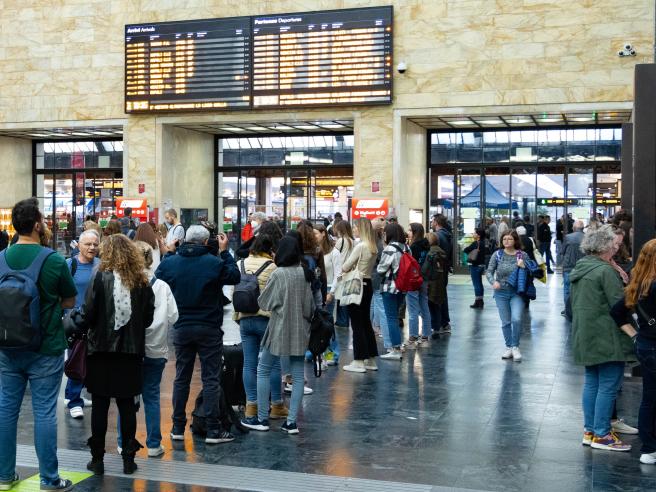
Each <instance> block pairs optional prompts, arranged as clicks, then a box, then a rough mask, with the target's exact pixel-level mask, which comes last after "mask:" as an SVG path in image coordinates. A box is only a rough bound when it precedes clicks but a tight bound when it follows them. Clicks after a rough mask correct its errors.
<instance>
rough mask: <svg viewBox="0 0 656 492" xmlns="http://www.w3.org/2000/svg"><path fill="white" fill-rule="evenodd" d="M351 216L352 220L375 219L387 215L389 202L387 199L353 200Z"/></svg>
mask: <svg viewBox="0 0 656 492" xmlns="http://www.w3.org/2000/svg"><path fill="white" fill-rule="evenodd" d="M352 205H353V208H352V211H351V215H352V216H353V218H354V219H359V218H362V217H364V218H366V219H376V218H378V217H387V216H388V215H389V202H388V200H387V198H354V199H353V202H352Z"/></svg>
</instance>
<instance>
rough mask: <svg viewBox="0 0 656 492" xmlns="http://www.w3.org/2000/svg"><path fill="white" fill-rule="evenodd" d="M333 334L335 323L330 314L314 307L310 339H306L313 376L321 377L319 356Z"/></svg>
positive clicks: (328, 344)
mask: <svg viewBox="0 0 656 492" xmlns="http://www.w3.org/2000/svg"><path fill="white" fill-rule="evenodd" d="M334 336H335V324H334V322H333V316H332V314H330V313H329V312H328V311H326V310H325V309H322V308H316V309H315V310H314V316H312V322H311V323H310V339H309V341H308V350H309V351H310V352H311V353H312V363H313V364H312V365H313V366H314V375H315V377H321V356H322V354H323V353H324V352H325V351H326V349H327V348H328V347H329V346H330V341H331V340H332V339H333V338H334Z"/></svg>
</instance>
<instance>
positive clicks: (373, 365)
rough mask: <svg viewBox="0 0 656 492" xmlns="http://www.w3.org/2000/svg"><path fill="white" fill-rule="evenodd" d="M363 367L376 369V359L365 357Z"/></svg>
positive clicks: (368, 369) (370, 369) (369, 369)
mask: <svg viewBox="0 0 656 492" xmlns="http://www.w3.org/2000/svg"><path fill="white" fill-rule="evenodd" d="M364 368H365V369H366V370H367V371H377V370H378V366H377V365H376V359H365V360H364Z"/></svg>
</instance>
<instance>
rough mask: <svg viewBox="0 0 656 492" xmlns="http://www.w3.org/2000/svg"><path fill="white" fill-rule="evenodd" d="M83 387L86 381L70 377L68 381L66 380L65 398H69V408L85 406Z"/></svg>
mask: <svg viewBox="0 0 656 492" xmlns="http://www.w3.org/2000/svg"><path fill="white" fill-rule="evenodd" d="M83 388H84V381H78V380H77V379H71V378H68V381H67V382H66V388H65V389H64V398H66V399H67V400H69V401H68V408H75V407H81V408H84V400H83V399H82V396H81V394H82V389H83Z"/></svg>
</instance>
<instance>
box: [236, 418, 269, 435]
mask: <svg viewBox="0 0 656 492" xmlns="http://www.w3.org/2000/svg"><path fill="white" fill-rule="evenodd" d="M241 425H243V426H244V427H247V428H249V429H253V430H256V431H261V432H266V431H268V430H269V421H268V420H260V419H258V418H257V417H249V418H247V419H243V420H242V421H241Z"/></svg>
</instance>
